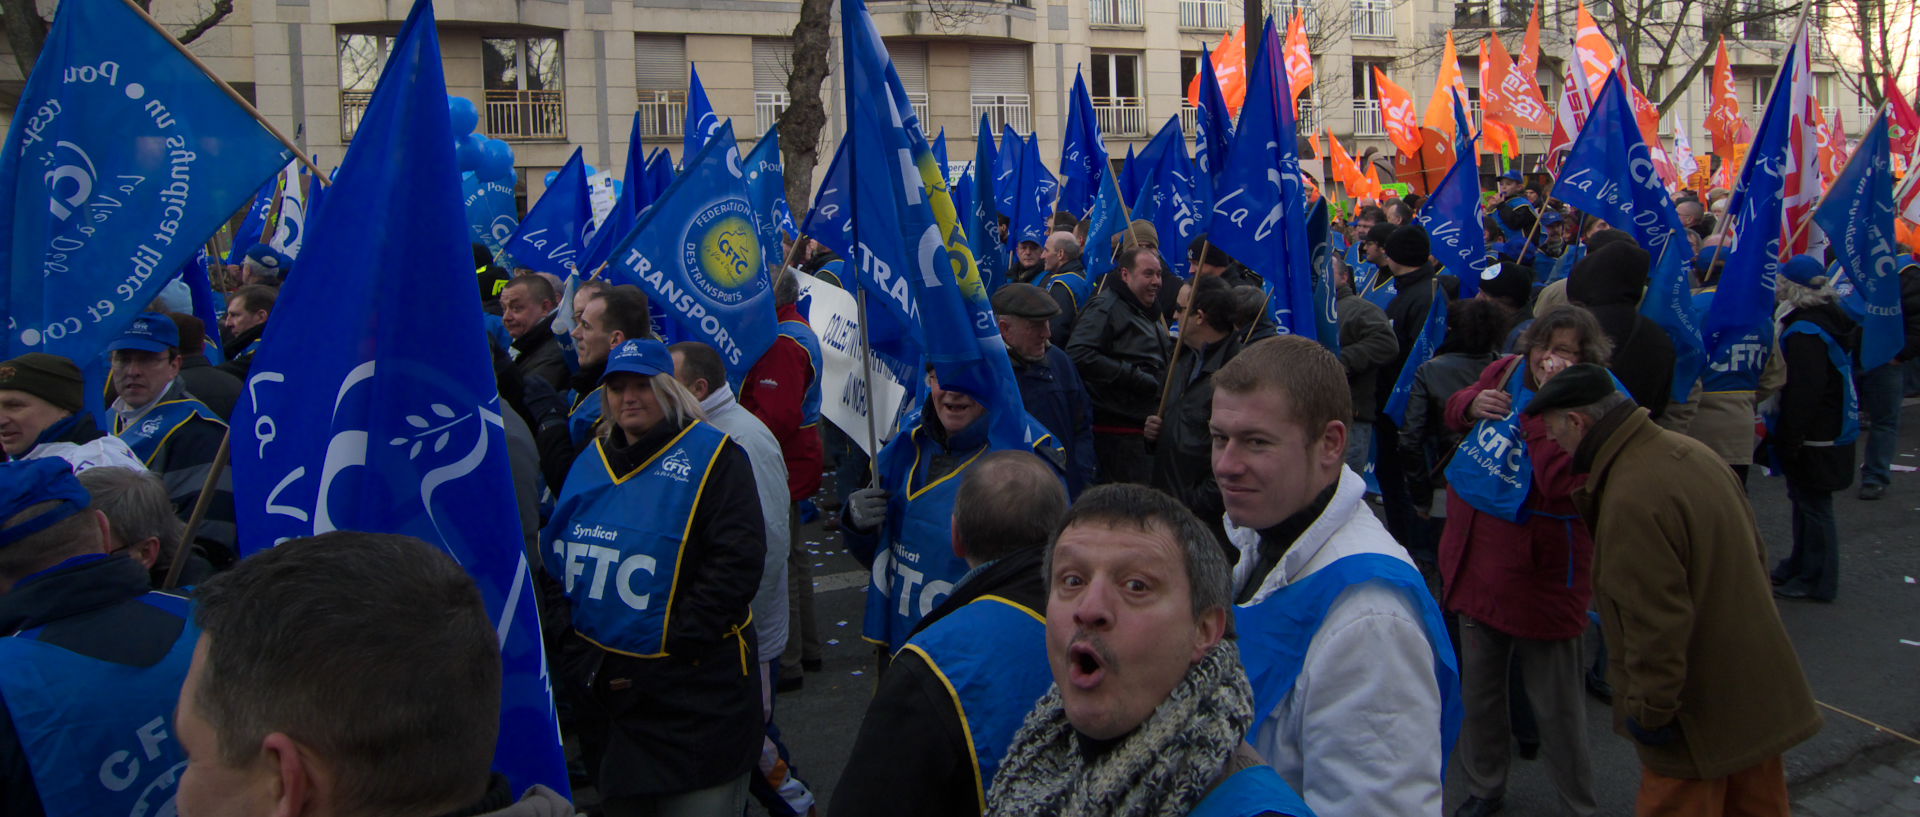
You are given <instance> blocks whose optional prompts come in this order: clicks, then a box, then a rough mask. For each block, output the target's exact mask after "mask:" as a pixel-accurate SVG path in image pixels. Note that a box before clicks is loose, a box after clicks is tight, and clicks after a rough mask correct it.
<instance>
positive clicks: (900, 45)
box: [887, 40, 1027, 139]
mask: <svg viewBox="0 0 1920 817" xmlns="http://www.w3.org/2000/svg"><path fill="white" fill-rule="evenodd" d="M887 56H889V57H891V58H892V59H893V70H895V71H897V72H899V74H900V86H901V87H903V88H905V89H907V101H908V102H910V103H912V104H913V115H914V116H915V117H917V118H918V119H919V120H920V133H921V134H922V135H924V136H926V137H927V138H928V139H932V138H933V134H931V133H928V132H927V128H928V126H929V125H930V124H931V120H932V111H931V110H930V109H929V108H928V107H927V43H926V41H925V40H893V41H891V42H889V43H887ZM974 70H976V71H977V70H980V69H979V68H977V67H976V68H975V69H974ZM1018 70H1019V72H1020V77H1019V79H1020V89H1021V90H1023V91H1024V90H1026V71H1027V68H1026V63H1025V62H1024V61H1022V62H1021V63H1020V65H1019V67H1018ZM971 121H973V122H979V121H980V117H978V116H975V117H974V118H973V119H972V120H971Z"/></svg>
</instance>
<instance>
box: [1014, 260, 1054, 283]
mask: <svg viewBox="0 0 1920 817" xmlns="http://www.w3.org/2000/svg"><path fill="white" fill-rule="evenodd" d="M1045 274H1047V265H1046V264H1045V263H1044V262H1040V261H1035V262H1033V266H1031V267H1023V266H1021V265H1020V259H1019V257H1018V256H1016V257H1015V258H1014V259H1013V260H1012V261H1010V262H1008V263H1007V283H1010V284H1031V283H1033V282H1034V281H1035V280H1037V279H1039V277H1040V276H1042V275H1045Z"/></svg>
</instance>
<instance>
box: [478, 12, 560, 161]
mask: <svg viewBox="0 0 1920 817" xmlns="http://www.w3.org/2000/svg"><path fill="white" fill-rule="evenodd" d="M480 71H481V76H480V81H481V87H482V88H483V89H485V94H486V106H485V109H484V110H483V111H482V115H481V117H480V122H481V124H482V125H483V126H485V128H486V131H487V133H488V134H490V135H493V136H497V137H501V138H504V139H565V138H566V136H567V125H566V121H567V117H566V104H565V92H564V91H563V90H562V89H563V84H562V82H561V78H560V38H558V37H488V38H484V39H482V40H481V41H480Z"/></svg>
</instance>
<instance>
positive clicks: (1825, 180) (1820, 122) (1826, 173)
mask: <svg viewBox="0 0 1920 817" xmlns="http://www.w3.org/2000/svg"><path fill="white" fill-rule="evenodd" d="M1813 137H1814V142H1815V143H1816V144H1818V145H1819V146H1820V186H1821V187H1822V188H1825V187H1830V186H1832V185H1833V180H1834V178H1835V177H1837V176H1839V175H1840V171H1841V170H1843V169H1845V168H1846V165H1847V125H1846V121H1845V120H1843V119H1842V118H1841V117H1840V109H1839V108H1835V109H1833V122H1832V123H1828V122H1827V113H1826V111H1823V110H1821V109H1819V108H1817V107H1816V108H1814V109H1813Z"/></svg>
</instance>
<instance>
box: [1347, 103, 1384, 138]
mask: <svg viewBox="0 0 1920 817" xmlns="http://www.w3.org/2000/svg"><path fill="white" fill-rule="evenodd" d="M1353 134H1354V135H1355V136H1385V135H1387V123H1386V120H1385V119H1382V118H1381V116H1380V101H1379V100H1377V99H1356V100H1354V101H1353Z"/></svg>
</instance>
